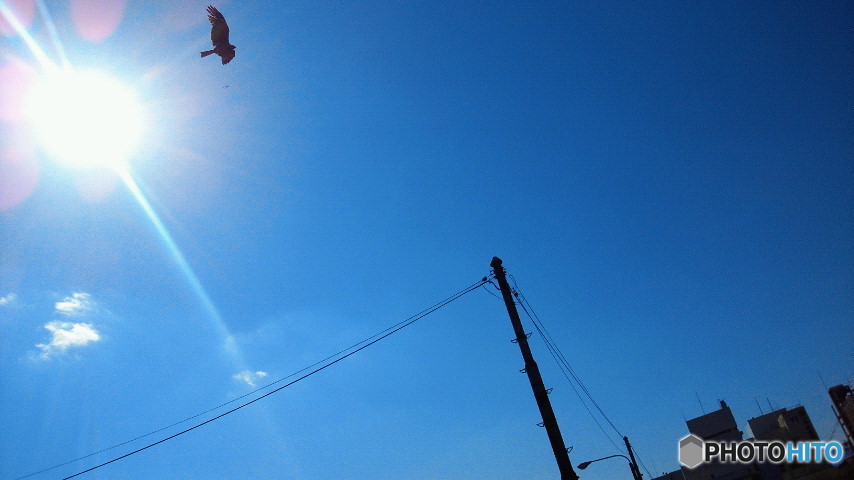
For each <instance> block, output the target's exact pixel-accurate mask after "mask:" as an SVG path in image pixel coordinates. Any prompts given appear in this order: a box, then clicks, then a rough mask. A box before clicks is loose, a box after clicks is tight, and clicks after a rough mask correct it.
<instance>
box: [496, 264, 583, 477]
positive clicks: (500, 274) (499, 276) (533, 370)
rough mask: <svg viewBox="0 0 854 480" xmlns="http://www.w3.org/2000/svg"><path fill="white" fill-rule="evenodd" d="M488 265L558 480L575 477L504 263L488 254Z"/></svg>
mask: <svg viewBox="0 0 854 480" xmlns="http://www.w3.org/2000/svg"><path fill="white" fill-rule="evenodd" d="M489 266H490V267H492V270H493V272H494V273H495V279H496V280H497V281H498V288H499V289H501V296H502V297H504V304H505V305H506V306H507V313H508V314H510V323H512V324H513V331H514V332H515V333H516V343H518V344H519V349H520V350H522V358H523V359H525V373H527V374H528V380H529V381H530V382H531V388H532V389H533V390H534V398H535V399H536V400H537V407H539V409H540V415H542V417H543V426H544V427H545V428H546V432H547V433H548V435H549V441H550V442H551V444H552V450H553V451H554V454H555V459H556V460H557V467H558V469H559V470H560V478H561V480H578V475H576V474H575V471H574V470H573V469H572V464H571V463H570V462H569V453H568V452H567V451H566V445H565V444H564V443H563V437H562V436H561V434H560V428H559V427H558V425H557V418H555V413H554V410H552V404H551V402H550V401H549V394H548V392H547V391H546V386H545V385H543V377H542V376H541V375H540V368H539V367H538V366H537V362H535V361H534V356H533V354H531V347H530V346H528V336H527V335H525V330H524V329H523V328H522V321H521V320H520V319H519V312H518V311H517V310H516V304H515V303H514V302H513V294H512V293H511V292H510V285H509V284H508V283H507V276H506V273H505V272H504V267H502V266H501V259H500V258H498V257H492V262H491V263H490V264H489Z"/></svg>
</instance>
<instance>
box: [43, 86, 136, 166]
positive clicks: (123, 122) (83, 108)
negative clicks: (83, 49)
mask: <svg viewBox="0 0 854 480" xmlns="http://www.w3.org/2000/svg"><path fill="white" fill-rule="evenodd" d="M27 111H28V116H29V119H30V121H31V123H32V126H33V129H34V131H35V133H36V137H37V138H38V140H39V142H40V143H41V145H42V146H43V147H44V149H45V151H46V153H47V154H48V155H50V156H51V157H52V158H55V159H56V160H58V161H60V162H62V163H63V164H66V165H69V166H73V167H82V168H91V167H109V168H114V169H119V168H123V167H125V166H126V165H127V163H128V161H129V159H130V156H131V154H132V153H133V151H134V150H135V148H136V147H137V145H138V144H139V142H140V140H141V138H142V133H143V126H144V125H143V123H144V122H143V112H142V108H141V106H140V103H139V101H138V100H137V96H136V94H135V92H134V91H133V90H131V89H130V88H128V87H127V86H125V85H123V84H122V83H121V82H119V81H118V80H116V79H114V78H112V77H110V76H108V75H106V74H104V73H101V72H97V71H84V72H70V71H63V72H60V73H56V74H52V75H50V76H48V77H45V78H43V79H42V80H41V81H39V82H38V83H37V84H36V85H35V86H34V88H33V90H32V91H31V95H30V97H29V99H28V102H27Z"/></svg>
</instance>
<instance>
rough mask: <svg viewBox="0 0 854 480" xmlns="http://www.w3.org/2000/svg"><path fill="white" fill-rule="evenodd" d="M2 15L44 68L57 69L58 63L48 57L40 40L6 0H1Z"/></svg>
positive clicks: (0, 11) (0, 10)
mask: <svg viewBox="0 0 854 480" xmlns="http://www.w3.org/2000/svg"><path fill="white" fill-rule="evenodd" d="M0 15H3V18H5V19H6V21H7V22H9V25H11V26H12V28H14V29H15V32H16V33H17V34H18V35H20V37H21V39H22V40H24V43H26V44H27V47H29V48H30V51H31V52H32V54H33V56H34V57H35V58H36V60H37V61H38V62H39V64H41V66H42V68H44V69H45V70H48V71H54V70H56V69H57V66H56V64H54V63H53V62H52V61H51V60H50V58H48V57H47V54H46V53H44V50H42V48H41V47H40V46H39V44H38V42H36V40H35V39H34V38H33V37H32V35H30V32H28V31H27V28H26V27H25V26H24V25H23V24H22V23H21V21H20V20H18V17H16V16H15V14H14V13H13V12H12V10H10V9H9V6H8V5H6V2H4V1H3V0H0Z"/></svg>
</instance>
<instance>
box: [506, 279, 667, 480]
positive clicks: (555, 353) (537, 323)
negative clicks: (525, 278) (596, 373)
mask: <svg viewBox="0 0 854 480" xmlns="http://www.w3.org/2000/svg"><path fill="white" fill-rule="evenodd" d="M510 278H511V279H512V280H513V287H514V290H515V291H514V293H515V295H516V297H517V298H518V299H519V306H521V307H522V310H524V311H525V314H526V315H528V318H530V319H531V322H532V323H533V324H534V328H536V329H537V332H538V333H539V335H540V337H541V338H542V339H543V342H544V343H545V344H546V347H547V348H548V349H549V353H551V355H552V358H554V359H555V361H556V362H557V364H558V367H559V368H560V370H561V373H563V375H564V377H566V379H567V381H569V385H570V386H571V387H572V389H573V391H575V394H576V395H577V396H578V398H579V400H581V404H582V405H583V406H584V409H585V410H587V413H589V414H590V416H591V417H592V418H593V421H594V422H596V425H597V426H598V427H599V429H600V430H602V433H603V434H604V435H605V437H606V438H607V439H608V441H609V442H611V445H613V446H614V447H615V448H616V449H617V451H620V452H622V451H623V449H621V448H620V447H618V446H617V444H616V443H615V442H614V440H613V439H612V438H611V436H610V435H608V433H607V432H605V429H604V428H603V427H602V425H601V424H600V423H599V421H598V420H597V419H596V416H595V415H593V413H592V412H591V411H590V409H589V408H588V407H587V404H586V402H585V401H584V399H583V398H582V397H581V395H580V394H579V393H578V390H576V388H575V385H573V383H572V381H571V380H570V379H569V376H567V372H568V373H569V375H571V376H572V378H573V379H575V381H576V383H578V385H579V387H581V389H582V391H583V392H584V393H585V395H586V396H587V397H588V398H589V399H590V402H591V403H593V405H594V406H595V407H596V409H597V410H598V411H599V413H600V414H601V415H602V417H603V418H604V419H605V420H606V421H607V422H608V424H609V425H610V426H611V428H613V429H614V431H615V432H617V435H619V436H620V437H621V438H622V437H625V435H623V434H622V433H621V432H620V430H619V429H618V428H617V427H616V425H614V422H612V421H611V419H610V418H608V416H607V415H606V414H605V411H604V410H602V407H600V406H599V403H598V402H596V400H595V399H594V398H593V395H591V393H590V391H589V390H588V389H587V387H586V386H585V385H584V383H583V382H582V381H581V379H580V378H579V377H578V375H576V373H575V371H574V370H573V368H572V366H571V365H570V364H569V362H568V361H567V360H566V357H565V356H564V355H563V353H562V352H561V351H560V348H558V346H557V344H556V343H555V341H554V340H553V339H552V337H551V335H550V334H549V332H548V330H547V329H546V327H545V324H543V322H542V320H540V317H539V316H538V315H537V312H535V311H534V308H533V306H531V303H530V302H529V301H528V299H527V298H525V295H524V294H523V293H522V292H521V290H519V285H518V283H517V282H516V278H515V277H513V275H510ZM526 304H527V306H526ZM529 310H530V311H529ZM633 450H635V456H636V457H637V460H638V462H640V464H641V466H642V467H643V469H644V471H646V473H647V475H650V477H652V475H651V474H650V472H649V469H648V468H647V467H646V465H645V464H644V463H643V460H641V458H640V455H638V453H637V449H636V448H635V449H633Z"/></svg>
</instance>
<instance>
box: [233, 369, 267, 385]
mask: <svg viewBox="0 0 854 480" xmlns="http://www.w3.org/2000/svg"><path fill="white" fill-rule="evenodd" d="M266 376H267V372H262V371H260V370H259V371H257V372H251V371H249V370H244V371H242V372H240V373H238V374H236V375H234V376H232V377H231V378H233V379H235V380H237V381H239V382H245V383H246V384H247V385H249V386H250V387H253V388H254V387H256V386H257V385H256V384H255V381H256V380H259V379H262V378H264V377H266Z"/></svg>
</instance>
